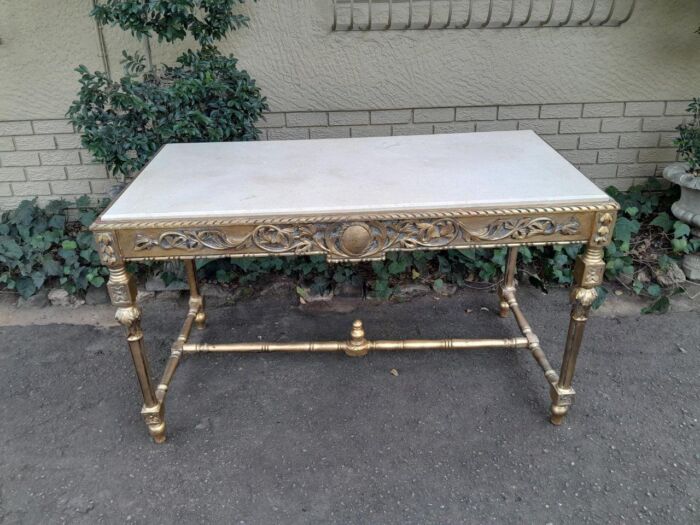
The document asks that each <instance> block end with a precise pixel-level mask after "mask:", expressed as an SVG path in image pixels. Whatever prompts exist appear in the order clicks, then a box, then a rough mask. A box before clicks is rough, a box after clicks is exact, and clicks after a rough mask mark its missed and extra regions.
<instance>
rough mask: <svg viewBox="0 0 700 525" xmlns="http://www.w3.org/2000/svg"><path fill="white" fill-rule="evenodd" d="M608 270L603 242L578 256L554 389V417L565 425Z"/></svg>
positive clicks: (557, 422) (590, 246) (554, 420)
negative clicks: (590, 322) (592, 315)
mask: <svg viewBox="0 0 700 525" xmlns="http://www.w3.org/2000/svg"><path fill="white" fill-rule="evenodd" d="M604 272H605V262H604V261H603V248H602V246H597V245H593V244H591V245H589V246H587V247H586V251H585V253H584V254H583V255H579V256H578V257H577V259H576V265H575V267H574V282H575V285H574V287H573V289H572V290H571V302H572V307H571V321H570V322H569V331H568V333H567V336H566V347H565V349H564V358H563V360H562V364H561V373H560V374H559V381H558V382H557V383H556V385H554V386H552V388H551V390H550V394H551V397H552V417H551V419H550V420H551V422H552V423H553V424H555V425H561V423H562V421H563V420H564V416H566V414H567V412H568V411H569V407H570V406H571V405H572V403H573V400H574V395H575V392H574V389H573V388H572V386H571V384H572V382H573V378H574V370H575V368H576V358H577V357H578V351H579V348H580V347H581V340H582V339H583V331H584V328H585V326H586V321H587V320H588V313H589V312H590V309H591V305H592V304H593V302H594V301H595V300H596V297H597V292H596V287H597V286H598V285H600V284H601V282H602V281H603V273H604Z"/></svg>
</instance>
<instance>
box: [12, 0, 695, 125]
mask: <svg viewBox="0 0 700 525" xmlns="http://www.w3.org/2000/svg"><path fill="white" fill-rule="evenodd" d="M330 3H331V2H330V0H285V1H282V0H259V2H257V3H255V4H250V5H248V6H247V7H246V9H247V10H248V11H249V12H250V14H251V16H252V22H251V27H250V28H249V29H244V30H242V31H240V32H238V33H235V34H234V35H233V36H232V37H231V38H230V39H229V40H228V41H227V42H226V43H225V44H224V45H223V48H224V50H225V51H231V52H235V54H236V55H237V56H238V57H239V58H240V60H241V64H242V66H243V67H245V68H247V69H248V70H249V71H250V72H251V74H252V75H253V76H254V77H255V78H256V79H257V80H258V82H259V84H260V85H261V87H262V88H263V90H264V92H265V94H266V95H267V96H268V98H269V100H270V102H271V106H272V110H273V111H295V110H299V111H303V110H340V109H385V108H402V107H407V108H410V107H439V106H456V105H457V106H459V105H464V106H469V105H482V104H538V103H554V102H589V101H596V102H602V101H629V100H685V99H688V98H690V97H692V96H694V95H697V91H698V88H699V87H700V68H699V67H697V65H698V64H700V36H698V35H696V34H694V33H693V31H694V30H695V28H696V27H697V25H698V23H699V21H700V2H698V1H697V0H639V1H638V6H637V9H636V11H635V14H634V16H633V17H632V19H631V20H630V21H629V22H628V23H627V24H625V25H624V26H622V27H619V28H560V29H522V30H520V29H504V30H485V31H483V30H482V31H479V30H429V31H407V32H402V31H389V32H384V31H378V32H371V33H363V32H337V33H332V32H331V31H330V25H331V11H330ZM90 6H91V2H90V0H51V1H50V0H21V1H20V0H0V39H2V43H0V121H3V120H25V119H34V118H42V119H46V118H61V117H63V115H64V113H65V111H66V109H67V107H68V105H69V104H70V101H71V100H72V99H73V97H74V96H75V93H76V91H77V88H78V85H77V75H76V73H74V72H73V68H74V67H75V66H76V65H77V64H79V63H84V64H86V65H87V66H88V67H90V68H94V69H100V68H101V67H102V61H101V58H100V56H99V48H98V41H97V35H96V31H95V25H94V22H93V21H92V20H91V19H90V18H89V17H88V15H87V13H88V12H89V10H90ZM106 41H107V47H108V50H109V54H110V61H111V64H112V68H113V70H115V71H117V72H118V70H119V57H120V53H121V50H122V49H123V48H124V47H129V48H131V49H138V48H139V46H140V44H138V43H137V42H135V41H134V40H133V39H132V37H130V36H129V35H127V34H124V33H123V32H121V31H119V30H115V29H107V30H106ZM179 47H180V48H181V47H182V46H179ZM153 51H154V58H155V60H156V61H157V62H159V61H170V60H172V59H173V58H174V57H175V56H176V54H177V49H171V48H168V47H167V46H163V45H160V44H157V43H154V44H153Z"/></svg>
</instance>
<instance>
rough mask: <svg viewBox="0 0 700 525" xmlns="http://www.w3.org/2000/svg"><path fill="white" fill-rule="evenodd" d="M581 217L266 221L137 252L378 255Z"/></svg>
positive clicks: (149, 241) (199, 232) (542, 229)
mask: <svg viewBox="0 0 700 525" xmlns="http://www.w3.org/2000/svg"><path fill="white" fill-rule="evenodd" d="M580 230H581V224H580V222H579V220H578V219H577V218H576V217H574V216H571V217H569V218H567V219H565V220H562V221H558V220H555V219H553V218H550V217H514V218H507V219H499V220H496V221H493V222H491V223H489V224H487V225H486V226H484V227H482V228H478V229H470V228H468V227H467V226H465V225H464V224H462V223H461V222H460V221H458V220H456V219H452V218H443V219H418V220H395V221H358V222H348V223H320V224H289V225H274V224H263V225H259V226H257V227H255V228H254V229H253V230H252V231H251V232H249V233H247V234H245V235H242V236H239V237H235V236H231V235H228V234H226V233H225V232H224V231H222V230H220V229H215V228H206V229H177V230H172V231H166V232H163V233H161V234H158V235H154V236H150V235H147V234H143V233H137V234H136V237H135V240H134V249H135V251H149V250H151V249H154V248H158V249H162V250H184V251H195V250H201V249H206V248H208V249H211V250H231V251H237V250H240V251H244V250H248V249H251V248H257V249H259V250H261V251H263V252H267V253H269V254H279V255H292V254H293V255H303V254H308V253H325V254H326V255H327V257H328V258H329V259H372V258H378V257H381V256H382V254H383V253H384V252H386V251H387V250H390V249H408V250H416V249H421V248H428V249H433V248H441V247H447V246H449V245H451V244H454V243H457V242H459V241H464V242H467V243H468V242H474V241H492V242H498V241H503V240H507V239H512V240H524V239H528V238H531V237H537V236H550V235H555V234H558V235H564V236H567V235H576V234H578V233H579V232H580Z"/></svg>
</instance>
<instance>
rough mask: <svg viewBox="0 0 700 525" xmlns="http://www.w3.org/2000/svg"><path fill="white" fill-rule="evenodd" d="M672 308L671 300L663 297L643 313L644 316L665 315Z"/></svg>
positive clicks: (643, 309) (643, 310) (644, 309)
mask: <svg viewBox="0 0 700 525" xmlns="http://www.w3.org/2000/svg"><path fill="white" fill-rule="evenodd" d="M670 306H671V301H670V300H669V298H668V297H666V296H663V297H660V298H659V299H657V300H656V301H654V302H653V303H652V304H650V305H649V306H647V307H645V308H642V313H643V314H665V313H666V312H668V309H669V307H670Z"/></svg>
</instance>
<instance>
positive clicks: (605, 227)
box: [593, 212, 614, 246]
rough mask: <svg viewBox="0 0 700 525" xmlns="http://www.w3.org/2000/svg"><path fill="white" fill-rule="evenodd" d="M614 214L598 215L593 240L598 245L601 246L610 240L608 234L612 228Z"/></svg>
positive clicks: (609, 234)
mask: <svg viewBox="0 0 700 525" xmlns="http://www.w3.org/2000/svg"><path fill="white" fill-rule="evenodd" d="M613 222H614V216H613V214H612V213H608V212H605V213H602V214H600V215H599V216H598V222H597V226H596V231H595V237H594V238H593V242H594V243H595V244H597V245H599V246H603V245H605V244H608V243H609V242H610V236H611V234H612V230H613V226H612V224H613Z"/></svg>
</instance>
